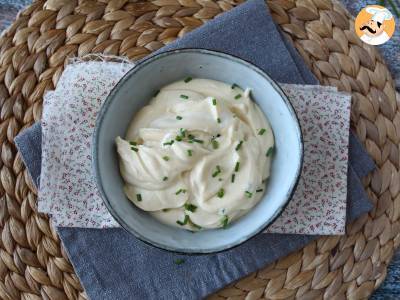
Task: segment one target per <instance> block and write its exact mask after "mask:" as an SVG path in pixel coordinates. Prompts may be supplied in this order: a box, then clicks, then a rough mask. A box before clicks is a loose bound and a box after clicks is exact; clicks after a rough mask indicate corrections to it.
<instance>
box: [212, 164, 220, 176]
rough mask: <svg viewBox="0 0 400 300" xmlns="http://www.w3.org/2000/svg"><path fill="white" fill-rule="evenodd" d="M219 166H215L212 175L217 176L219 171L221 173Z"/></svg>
mask: <svg viewBox="0 0 400 300" xmlns="http://www.w3.org/2000/svg"><path fill="white" fill-rule="evenodd" d="M221 172H222V171H221V167H220V166H217V167H216V171H215V172H214V173H212V177H217V176H218V174H219V173H221Z"/></svg>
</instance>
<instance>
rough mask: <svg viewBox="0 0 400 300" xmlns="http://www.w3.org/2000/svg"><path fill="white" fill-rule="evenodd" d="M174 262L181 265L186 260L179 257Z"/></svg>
mask: <svg viewBox="0 0 400 300" xmlns="http://www.w3.org/2000/svg"><path fill="white" fill-rule="evenodd" d="M174 263H175V264H176V265H181V264H183V263H185V260H184V259H182V258H178V259H175V260H174Z"/></svg>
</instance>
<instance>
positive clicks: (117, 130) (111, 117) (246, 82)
mask: <svg viewBox="0 0 400 300" xmlns="http://www.w3.org/2000/svg"><path fill="white" fill-rule="evenodd" d="M188 76H190V77H193V78H207V79H214V80H219V81H223V82H226V83H228V84H232V83H237V84H239V85H240V86H242V87H250V88H251V89H252V97H253V100H255V101H256V102H257V103H258V105H259V106H260V108H261V109H262V111H263V112H264V114H265V115H266V116H267V118H268V120H269V122H270V124H271V127H272V130H273V132H274V135H275V153H274V156H273V160H272V169H271V177H270V179H269V180H268V183H267V187H266V191H265V195H264V197H263V198H262V200H261V201H260V203H258V204H257V206H255V207H254V208H253V209H252V210H251V211H250V212H249V213H248V214H247V215H245V216H243V217H242V218H241V219H239V220H237V221H235V222H233V223H232V224H230V225H229V226H228V228H227V229H215V230H205V231H201V232H198V233H195V234H193V233H191V232H189V231H186V230H183V229H179V228H174V227H170V226H167V225H164V224H162V223H160V222H158V221H157V220H156V219H154V218H152V217H151V216H150V215H149V214H148V213H146V212H144V211H142V210H140V209H139V208H137V207H136V206H135V205H134V204H133V203H132V202H131V201H129V200H128V199H127V198H126V196H125V195H124V192H123V189H122V187H123V184H124V182H123V179H122V177H121V175H120V172H119V165H118V156H117V152H116V147H115V144H114V139H115V137H116V136H125V133H126V130H127V128H128V125H129V123H130V121H131V120H132V118H133V117H134V115H135V113H136V112H137V111H138V110H139V109H140V108H141V107H143V106H144V105H146V104H147V103H148V101H149V100H150V99H151V98H152V96H153V95H154V94H155V92H156V91H157V90H159V89H160V88H161V87H163V86H165V85H167V84H169V83H171V82H174V81H177V80H181V79H183V78H185V77H188ZM92 155H93V157H92V160H93V168H94V176H95V178H96V181H97V186H98V189H99V191H100V194H101V196H102V198H103V200H104V203H105V205H106V206H107V208H108V210H109V211H110V213H111V214H112V216H113V217H114V218H115V219H116V220H117V222H118V223H119V224H120V225H121V226H122V227H123V228H125V229H126V230H127V231H128V232H130V233H131V234H133V235H134V236H136V237H137V238H138V239H140V240H142V241H144V242H146V243H148V244H151V245H153V246H155V247H158V248H162V249H165V250H169V251H174V252H181V253H198V254H200V253H213V252H219V251H223V250H227V249H230V248H232V247H235V246H237V245H239V244H241V243H243V242H245V241H247V240H248V239H250V238H251V237H253V236H255V235H256V234H258V233H260V232H261V231H262V230H263V229H264V228H266V227H267V226H268V224H270V223H271V222H272V221H273V220H274V219H275V218H276V217H277V216H278V215H279V214H280V213H281V212H282V210H283V208H284V207H285V206H286V205H287V203H288V202H289V200H290V198H291V197H292V194H293V192H294V188H295V186H296V184H297V182H298V179H299V175H300V172H301V166H302V161H303V143H302V135H301V130H300V126H299V122H298V119H297V116H296V113H295V112H294V110H293V107H292V106H291V104H290V102H289V101H288V99H287V97H286V96H285V94H284V93H283V92H282V90H281V89H280V87H279V86H278V85H277V84H276V83H275V82H274V81H273V80H272V79H271V78H270V77H269V76H268V75H267V74H265V73H264V72H263V71H261V70H260V69H259V68H257V67H255V66H254V65H252V64H250V63H248V62H246V61H244V60H242V59H239V58H237V57H233V56H231V55H227V54H224V53H220V52H215V51H209V50H203V49H182V50H174V51H169V52H164V53H161V54H158V55H155V56H152V57H150V58H148V59H146V60H143V61H141V62H140V63H139V64H138V65H137V66H136V67H135V68H133V69H132V70H130V71H129V72H128V73H127V74H126V75H125V76H124V77H123V78H122V79H121V80H120V82H119V83H118V84H117V85H116V86H115V88H114V89H113V90H112V91H111V93H110V95H109V96H108V98H107V100H106V102H105V103H104V105H103V106H102V108H101V110H100V113H99V115H98V118H97V123H96V128H95V134H94V137H93V152H92ZM254 159H257V158H254Z"/></svg>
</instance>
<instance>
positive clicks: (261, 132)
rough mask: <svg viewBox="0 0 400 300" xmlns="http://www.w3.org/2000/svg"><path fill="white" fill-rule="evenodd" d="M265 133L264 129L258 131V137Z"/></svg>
mask: <svg viewBox="0 0 400 300" xmlns="http://www.w3.org/2000/svg"><path fill="white" fill-rule="evenodd" d="M265 131H266V130H265V128H261V129H260V131H258V135H263V134H264V133H265Z"/></svg>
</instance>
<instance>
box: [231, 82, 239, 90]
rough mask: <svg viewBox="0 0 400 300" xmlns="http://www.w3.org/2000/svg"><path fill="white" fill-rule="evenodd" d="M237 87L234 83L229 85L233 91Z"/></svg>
mask: <svg viewBox="0 0 400 300" xmlns="http://www.w3.org/2000/svg"><path fill="white" fill-rule="evenodd" d="M236 87H239V86H238V85H237V84H236V83H234V84H232V85H231V89H232V90H233V89H234V88H236Z"/></svg>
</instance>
